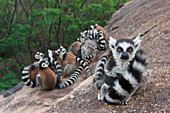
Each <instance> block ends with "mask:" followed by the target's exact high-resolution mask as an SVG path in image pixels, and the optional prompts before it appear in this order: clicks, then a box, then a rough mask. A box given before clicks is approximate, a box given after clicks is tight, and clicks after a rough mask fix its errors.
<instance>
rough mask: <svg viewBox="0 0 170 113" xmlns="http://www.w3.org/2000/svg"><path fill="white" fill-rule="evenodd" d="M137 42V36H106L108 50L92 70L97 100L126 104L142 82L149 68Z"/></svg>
mask: <svg viewBox="0 0 170 113" xmlns="http://www.w3.org/2000/svg"><path fill="white" fill-rule="evenodd" d="M140 42H141V40H140V35H139V36H137V37H136V38H135V39H134V40H131V39H119V40H115V39H113V38H112V37H110V40H109V47H110V53H109V55H107V56H103V57H102V59H101V60H100V61H99V62H98V64H97V67H96V70H95V78H94V82H95V85H96V87H97V89H98V90H99V92H98V100H103V101H105V102H106V103H108V104H120V105H126V104H127V102H128V100H129V99H130V98H131V96H132V95H133V94H134V93H135V92H137V91H140V90H141V89H142V88H143V87H144V86H145V85H146V83H147V81H148V80H149V78H150V71H149V70H148V69H147V56H146V55H145V54H144V53H143V51H142V50H141V49H140Z"/></svg>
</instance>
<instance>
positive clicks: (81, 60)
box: [76, 57, 91, 77]
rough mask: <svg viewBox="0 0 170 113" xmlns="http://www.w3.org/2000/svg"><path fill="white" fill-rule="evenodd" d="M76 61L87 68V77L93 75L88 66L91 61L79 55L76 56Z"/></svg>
mask: <svg viewBox="0 0 170 113" xmlns="http://www.w3.org/2000/svg"><path fill="white" fill-rule="evenodd" d="M76 61H77V62H79V63H80V65H81V66H82V67H83V68H84V69H85V70H86V73H87V77H90V76H91V73H90V69H89V67H88V64H89V62H87V61H85V60H83V59H81V58H79V57H77V58H76Z"/></svg>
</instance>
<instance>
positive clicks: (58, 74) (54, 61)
mask: <svg viewBox="0 0 170 113" xmlns="http://www.w3.org/2000/svg"><path fill="white" fill-rule="evenodd" d="M52 64H53V65H54V66H55V68H56V71H57V73H56V78H57V82H56V85H55V87H58V85H59V83H60V78H61V76H62V70H61V65H60V64H59V63H58V62H57V60H53V61H52Z"/></svg>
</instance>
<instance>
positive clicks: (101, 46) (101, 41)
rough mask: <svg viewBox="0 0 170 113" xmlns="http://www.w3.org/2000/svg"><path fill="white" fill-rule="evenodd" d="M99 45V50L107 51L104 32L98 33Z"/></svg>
mask: <svg viewBox="0 0 170 113" xmlns="http://www.w3.org/2000/svg"><path fill="white" fill-rule="evenodd" d="M97 43H98V44H99V50H105V49H106V40H105V39H104V35H103V32H102V31H99V32H98V37H97Z"/></svg>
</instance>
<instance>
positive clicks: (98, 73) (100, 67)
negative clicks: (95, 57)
mask: <svg viewBox="0 0 170 113" xmlns="http://www.w3.org/2000/svg"><path fill="white" fill-rule="evenodd" d="M108 58H109V56H103V57H102V59H101V60H100V61H99V62H98V64H97V68H96V70H95V77H94V80H93V81H94V82H96V81H97V80H100V79H101V78H102V76H103V74H104V66H105V64H106V62H107V60H108Z"/></svg>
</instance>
